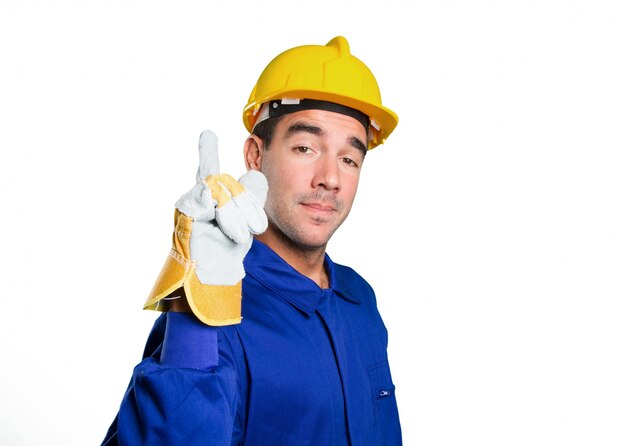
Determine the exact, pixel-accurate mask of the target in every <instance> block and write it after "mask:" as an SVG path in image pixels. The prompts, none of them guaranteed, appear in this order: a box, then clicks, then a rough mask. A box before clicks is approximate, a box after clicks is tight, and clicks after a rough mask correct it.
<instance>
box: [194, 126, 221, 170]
mask: <svg viewBox="0 0 626 446" xmlns="http://www.w3.org/2000/svg"><path fill="white" fill-rule="evenodd" d="M198 152H199V155H200V164H199V166H198V174H197V180H198V181H199V182H202V181H204V180H205V178H206V177H208V176H209V175H217V174H219V173H220V159H219V156H218V154H217V135H216V134H215V133H213V132H212V131H211V130H205V131H204V132H202V133H201V134H200V141H199V142H198Z"/></svg>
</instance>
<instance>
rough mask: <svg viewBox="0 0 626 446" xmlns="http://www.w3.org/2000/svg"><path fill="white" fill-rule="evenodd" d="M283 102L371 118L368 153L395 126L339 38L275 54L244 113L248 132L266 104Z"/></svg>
mask: <svg viewBox="0 0 626 446" xmlns="http://www.w3.org/2000/svg"><path fill="white" fill-rule="evenodd" d="M282 98H293V99H316V100H321V101H329V102H334V103H337V104H340V105H344V106H346V107H351V108H354V109H356V110H359V111H361V112H363V113H365V114H366V115H367V116H369V118H370V130H371V132H370V133H371V137H370V141H369V144H368V148H369V149H373V148H374V147H376V146H377V145H379V144H382V143H383V142H385V139H387V137H388V136H389V135H390V134H391V132H392V131H393V130H394V129H395V127H396V125H397V124H398V116H397V115H396V114H395V113H394V112H393V111H391V110H390V109H388V108H387V107H384V106H383V104H382V100H381V95H380V89H379V87H378V82H376V78H375V77H374V75H373V74H372V72H371V71H370V69H369V68H368V67H367V66H366V65H365V64H364V63H363V62H361V61H360V60H359V59H357V58H356V57H355V56H353V55H351V54H350V46H349V45H348V41H347V40H346V38H345V37H342V36H337V37H335V38H334V39H332V40H331V41H330V42H328V43H327V44H326V45H324V46H322V45H303V46H298V47H295V48H291V49H289V50H287V51H284V52H283V53H281V54H279V55H278V56H276V57H275V58H274V59H273V60H272V61H271V62H270V63H269V64H268V65H267V67H265V70H263V72H262V73H261V76H259V79H258V81H257V83H256V85H255V86H254V88H253V89H252V93H250V98H249V99H248V104H247V105H246V106H245V108H244V110H243V122H244V125H245V126H246V129H247V130H248V131H249V132H252V128H253V127H254V124H255V122H256V114H257V112H258V111H259V109H260V108H261V106H262V105H263V104H264V103H266V102H268V101H271V100H276V99H282Z"/></svg>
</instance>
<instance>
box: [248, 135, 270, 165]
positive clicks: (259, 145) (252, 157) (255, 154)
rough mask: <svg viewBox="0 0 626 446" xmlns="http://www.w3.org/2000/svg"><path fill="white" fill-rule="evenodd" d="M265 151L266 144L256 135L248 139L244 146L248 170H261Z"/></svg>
mask: <svg viewBox="0 0 626 446" xmlns="http://www.w3.org/2000/svg"><path fill="white" fill-rule="evenodd" d="M264 150H265V147H264V142H263V140H262V139H261V138H259V137H258V136H256V135H250V136H248V139H246V142H245V143H244V144H243V157H244V160H245V162H246V169H248V170H251V169H252V170H261V166H262V165H263V153H264Z"/></svg>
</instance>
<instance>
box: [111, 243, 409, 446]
mask: <svg viewBox="0 0 626 446" xmlns="http://www.w3.org/2000/svg"><path fill="white" fill-rule="evenodd" d="M244 266H245V270H246V276H245V278H244V280H243V302H242V308H243V320H242V323H241V324H238V325H231V326H226V327H208V326H206V325H203V324H201V323H200V322H199V321H197V320H196V319H195V317H193V316H192V315H190V314H184V313H165V314H163V315H162V316H160V317H159V318H158V319H157V321H156V322H155V325H154V327H153V329H152V331H151V333H150V336H149V338H148V342H147V345H146V350H145V352H144V360H143V361H142V362H141V363H140V364H139V365H138V366H137V367H136V368H135V370H134V372H133V376H132V379H131V382H130V385H129V387H128V389H127V392H126V394H125V395H124V398H123V400H122V403H121V407H120V410H119V413H118V415H117V417H116V418H115V420H114V421H113V424H112V425H111V427H110V429H109V432H108V433H107V436H106V438H105V440H104V442H103V444H106V445H116V444H120V445H133V446H136V445H152V446H153V445H184V446H192V445H253V446H266V445H267V446H281V445H290V446H291V445H295V446H306V445H314V446H335V445H336V446H343V445H352V446H362V445H363V446H365V445H376V446H381V445H394V446H395V445H400V444H402V439H401V431H400V421H399V417H398V409H397V405H396V397H395V387H394V384H393V382H392V379H391V374H390V370H389V364H388V361H387V330H386V329H385V326H384V324H383V321H382V319H381V317H380V315H379V312H378V310H377V308H376V299H375V295H374V292H373V290H372V288H371V287H370V286H369V284H368V283H367V282H366V281H365V280H364V279H363V278H361V277H360V276H359V275H358V274H357V273H356V272H355V271H353V270H352V269H350V268H348V267H345V266H341V265H338V264H335V263H333V262H332V261H331V259H330V258H329V257H328V255H327V256H326V259H325V267H326V270H327V272H328V275H329V279H330V288H328V289H322V288H320V287H319V286H318V285H317V284H316V283H315V282H313V281H312V280H310V279H309V278H307V277H305V276H303V275H301V274H300V273H298V272H297V271H296V270H295V269H293V268H292V267H291V266H290V265H289V264H287V263H286V262H285V261H284V260H282V259H281V258H280V257H279V256H278V255H277V254H276V253H274V252H273V251H272V250H271V249H270V248H268V247H267V246H266V245H264V244H262V243H261V242H258V241H256V240H255V241H254V242H253V245H252V248H251V249H250V251H249V252H248V255H247V256H246V258H245V261H244Z"/></svg>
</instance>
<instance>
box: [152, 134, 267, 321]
mask: <svg viewBox="0 0 626 446" xmlns="http://www.w3.org/2000/svg"><path fill="white" fill-rule="evenodd" d="M198 148H199V152H200V165H199V167H198V173H197V175H196V180H197V182H196V185H195V186H194V187H193V188H192V189H191V190H190V191H189V192H187V193H186V194H184V195H183V196H182V197H180V199H179V200H178V201H177V202H176V210H175V212H174V234H173V240H172V249H171V250H170V254H169V256H168V258H167V260H166V261H165V265H164V266H163V269H162V270H161V274H160V275H159V278H158V279H157V281H156V283H155V285H154V287H153V289H152V291H151V293H150V296H149V297H148V300H147V301H146V303H145V305H144V309H150V310H160V311H163V310H165V309H167V305H164V302H163V300H166V301H167V300H171V299H183V298H186V299H187V302H188V304H189V307H190V308H191V311H192V312H193V314H194V315H195V316H196V317H197V318H198V319H199V320H200V321H202V322H203V323H205V324H207V325H230V324H238V323H239V322H241V280H242V279H243V277H244V275H245V272H244V269H243V259H244V257H245V255H246V253H247V252H248V250H249V249H250V246H252V236H253V234H260V233H262V232H263V231H265V229H266V228H267V216H266V215H265V212H264V210H263V206H264V204H265V198H266V196H267V180H266V179H265V176H264V175H263V174H262V173H261V172H258V171H256V170H250V171H248V172H247V173H246V174H244V175H243V176H242V177H241V178H240V179H239V181H236V180H235V179H234V178H233V177H231V176H230V175H227V174H220V173H219V170H220V167H219V158H218V154H217V136H216V135H215V134H214V133H212V132H211V131H209V130H205V131H204V132H202V134H201V135H200V142H199V144H198ZM181 287H182V289H183V290H184V293H183V292H182V291H181Z"/></svg>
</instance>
